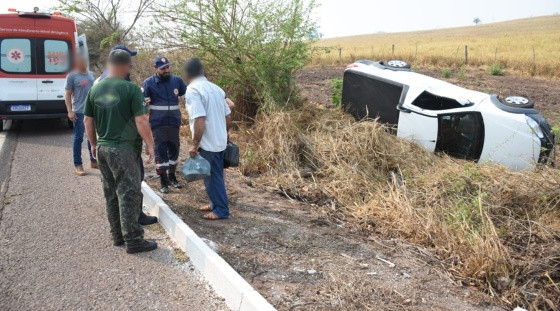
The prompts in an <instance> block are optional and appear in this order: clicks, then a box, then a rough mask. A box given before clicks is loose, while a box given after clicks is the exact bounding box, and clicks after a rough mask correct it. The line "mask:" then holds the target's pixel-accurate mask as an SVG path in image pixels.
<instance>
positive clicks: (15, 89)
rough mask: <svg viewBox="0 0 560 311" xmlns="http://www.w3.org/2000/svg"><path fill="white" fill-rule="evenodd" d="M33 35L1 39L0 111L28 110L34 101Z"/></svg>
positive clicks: (34, 61) (35, 95)
mask: <svg viewBox="0 0 560 311" xmlns="http://www.w3.org/2000/svg"><path fill="white" fill-rule="evenodd" d="M35 75H36V54H35V39H34V38H26V37H20V38H0V105H1V107H0V108H1V109H0V113H6V114H10V113H12V112H19V111H30V110H31V107H32V105H33V104H34V103H35V102H36V101H37V85H36V77H35Z"/></svg>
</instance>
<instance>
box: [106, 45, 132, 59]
mask: <svg viewBox="0 0 560 311" xmlns="http://www.w3.org/2000/svg"><path fill="white" fill-rule="evenodd" d="M111 50H112V51H114V50H123V51H126V52H128V54H130V56H136V54H138V51H132V50H130V49H128V48H127V47H126V46H125V45H115V46H114V47H113V48H112V49H111Z"/></svg>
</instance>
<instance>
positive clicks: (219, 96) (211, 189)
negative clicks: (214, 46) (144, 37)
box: [185, 58, 231, 220]
mask: <svg viewBox="0 0 560 311" xmlns="http://www.w3.org/2000/svg"><path fill="white" fill-rule="evenodd" d="M185 74H186V81H187V83H188V87H187V93H186V94H185V97H186V105H187V111H188V113H189V123H190V127H191V133H192V139H193V145H192V146H191V148H190V150H189V156H191V157H193V158H194V157H196V156H197V155H198V154H200V155H201V156H202V157H203V158H205V159H206V160H207V161H208V162H210V166H211V170H210V177H207V178H205V179H204V186H205V187H206V193H207V194H208V197H209V198H210V206H209V207H208V208H207V209H206V210H207V211H209V212H210V213H208V214H206V215H204V218H205V219H208V220H218V219H227V218H229V205H228V198H227V193H226V186H225V183H224V175H223V170H224V151H225V149H226V146H227V135H228V134H227V130H228V127H229V123H230V120H231V117H230V114H231V110H230V108H229V107H228V105H227V103H226V93H225V92H224V91H223V90H222V89H221V88H220V87H219V86H217V85H215V84H214V83H212V82H210V81H208V80H207V79H206V77H205V76H204V67H203V65H202V62H201V61H200V60H199V59H197V58H191V59H189V60H188V61H187V64H186V65H185Z"/></svg>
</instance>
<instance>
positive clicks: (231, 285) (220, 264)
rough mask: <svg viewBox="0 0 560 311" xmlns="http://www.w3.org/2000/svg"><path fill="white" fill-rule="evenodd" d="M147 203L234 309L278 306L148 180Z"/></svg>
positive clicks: (243, 310)
mask: <svg viewBox="0 0 560 311" xmlns="http://www.w3.org/2000/svg"><path fill="white" fill-rule="evenodd" d="M142 193H143V194H144V206H146V208H147V209H148V212H149V213H150V214H151V215H154V216H157V217H158V219H159V223H160V225H161V226H162V227H163V228H164V229H165V231H167V234H169V236H170V237H171V238H172V239H173V240H175V242H176V243H177V244H178V245H179V247H180V248H181V250H183V251H184V252H185V253H186V254H187V256H189V258H190V261H191V262H192V264H193V266H194V267H195V268H196V269H197V270H198V271H199V272H200V273H202V275H203V276H204V277H205V278H206V280H208V282H209V283H210V285H211V286H212V288H213V289H214V291H216V293H217V294H218V295H219V296H221V297H223V298H224V299H225V302H226V304H227V305H228V306H229V307H230V308H231V309H232V310H236V311H237V310H238V311H268V310H271V311H272V310H276V309H275V308H274V307H273V306H272V305H271V304H270V303H269V302H268V301H266V299H264V297H263V296H262V295H261V294H259V292H257V291H256V290H255V289H254V288H253V287H252V286H251V285H250V284H249V283H247V281H245V280H244V279H243V278H242V277H241V276H240V275H239V274H238V273H237V272H236V271H235V270H234V269H233V268H232V267H231V266H230V265H229V264H228V263H227V262H226V261H225V260H224V259H223V258H222V257H220V256H219V255H218V254H216V253H215V252H214V251H213V250H212V249H210V247H208V245H206V243H204V241H203V240H202V239H201V238H200V237H199V236H198V235H196V233H195V232H194V231H193V230H192V229H191V228H189V226H187V224H185V223H184V222H183V220H181V219H180V218H179V217H178V216H177V215H175V213H173V211H172V210H171V208H169V206H168V205H167V204H165V202H163V200H162V199H161V198H160V197H159V196H158V195H157V194H156V193H155V192H154V191H153V190H152V189H151V188H150V186H148V184H146V183H145V182H143V183H142Z"/></svg>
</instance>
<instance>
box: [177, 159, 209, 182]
mask: <svg viewBox="0 0 560 311" xmlns="http://www.w3.org/2000/svg"><path fill="white" fill-rule="evenodd" d="M181 174H183V177H184V178H185V179H186V180H187V181H188V182H193V181H197V180H202V179H204V178H206V177H209V176H210V163H209V162H208V161H206V159H205V158H203V157H201V156H200V154H199V155H197V156H196V157H194V158H191V157H189V158H188V159H187V160H186V161H185V163H183V168H181Z"/></svg>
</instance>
